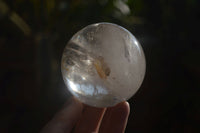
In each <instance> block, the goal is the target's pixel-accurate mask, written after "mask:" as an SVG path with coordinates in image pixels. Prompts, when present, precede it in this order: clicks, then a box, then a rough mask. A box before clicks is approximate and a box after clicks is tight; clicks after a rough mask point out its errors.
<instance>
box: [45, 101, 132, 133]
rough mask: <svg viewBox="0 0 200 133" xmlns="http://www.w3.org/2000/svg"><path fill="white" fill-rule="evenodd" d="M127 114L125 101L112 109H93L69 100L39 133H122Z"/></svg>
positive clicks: (128, 109)
mask: <svg viewBox="0 0 200 133" xmlns="http://www.w3.org/2000/svg"><path fill="white" fill-rule="evenodd" d="M129 112H130V107H129V104H128V102H126V101H125V102H122V103H119V104H117V105H116V106H114V107H109V108H95V107H90V106H87V105H84V104H82V103H81V102H79V101H78V100H76V99H75V98H71V99H70V100H68V101H67V102H66V104H65V105H64V107H63V108H62V109H61V110H60V111H59V112H58V113H57V114H56V115H55V116H54V117H53V118H52V119H51V120H50V121H49V122H48V123H47V124H46V126H45V127H44V128H43V129H42V131H41V133H123V132H124V131H125V127H126V124H127V120H128V116H129Z"/></svg>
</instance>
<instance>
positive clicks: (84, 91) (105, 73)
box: [61, 23, 145, 107]
mask: <svg viewBox="0 0 200 133" xmlns="http://www.w3.org/2000/svg"><path fill="white" fill-rule="evenodd" d="M61 69H62V74H63V79H64V82H65V84H66V85H67V87H68V89H69V91H70V92H71V93H72V95H74V96H75V97H76V98H77V99H79V100H80V101H82V102H83V103H85V104H88V105H91V106H96V107H108V106H114V105H115V104H117V103H119V102H122V101H124V100H127V99H129V98H130V97H131V96H132V95H133V94H134V93H135V92H136V91H137V90H138V88H139V87H140V85H141V83H142V80H143V78H144V74H145V58H144V53H143V50H142V48H141V46H140V44H139V42H138V41H137V39H136V38H135V37H134V36H133V35H132V34H131V33H130V32H129V31H127V30H126V29H124V28H122V27H120V26H118V25H115V24H111V23H98V24H93V25H89V26H87V27H86V28H84V29H82V30H80V31H79V32H78V33H76V34H75V35H74V36H73V37H72V39H71V40H70V41H69V42H68V44H67V45H66V47H65V49H64V52H63V57H62V64H61Z"/></svg>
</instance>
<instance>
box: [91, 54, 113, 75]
mask: <svg viewBox="0 0 200 133" xmlns="http://www.w3.org/2000/svg"><path fill="white" fill-rule="evenodd" d="M94 66H95V69H96V71H97V73H98V75H99V77H100V78H102V79H106V78H107V76H109V75H110V68H109V67H108V66H107V64H106V63H105V62H104V59H103V57H101V56H99V57H98V58H97V59H96V60H95V61H94Z"/></svg>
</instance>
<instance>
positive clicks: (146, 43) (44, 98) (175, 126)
mask: <svg viewBox="0 0 200 133" xmlns="http://www.w3.org/2000/svg"><path fill="white" fill-rule="evenodd" d="M199 4H200V1H199V0H87V1H86V0H0V68H1V69H0V132H1V133H11V132H15V133H36V132H39V131H40V129H41V128H42V127H43V126H44V125H45V124H46V123H47V121H49V120H50V119H51V118H52V116H53V115H54V114H55V113H56V112H57V111H58V110H59V109H60V108H61V107H62V105H63V103H65V101H66V100H67V99H68V98H69V96H70V94H69V93H68V92H67V91H66V87H65V85H64V82H63V80H62V77H61V71H60V61H61V56H62V52H63V49H64V47H65V45H66V44H67V42H68V41H69V39H70V38H71V37H72V35H73V34H74V33H76V32H77V31H79V30H80V29H82V28H83V27H85V26H87V25H89V24H92V23H97V22H112V23H116V24H118V25H121V26H123V27H125V28H126V29H128V30H129V31H131V32H132V33H133V34H134V35H135V36H136V38H137V39H138V40H139V41H140V43H141V45H142V47H143V49H144V52H145V55H146V61H147V70H146V77H145V79H144V82H143V84H142V86H141V88H140V90H139V91H138V92H137V93H136V95H134V96H133V97H132V98H131V99H130V100H129V103H130V106H131V114H130V118H129V121H128V125H127V128H126V133H178V132H181V133H196V132H197V133H198V132H200V126H199V124H200V84H199V83H200V39H199V31H200V26H199V24H200V11H199V7H200V5H199Z"/></svg>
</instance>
